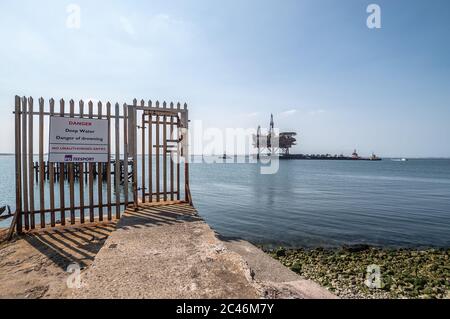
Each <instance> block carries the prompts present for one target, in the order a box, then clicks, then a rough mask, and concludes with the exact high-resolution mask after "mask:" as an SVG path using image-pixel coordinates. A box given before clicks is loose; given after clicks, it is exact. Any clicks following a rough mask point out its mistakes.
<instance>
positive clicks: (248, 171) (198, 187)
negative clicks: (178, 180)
mask: <svg viewBox="0 0 450 319" xmlns="http://www.w3.org/2000/svg"><path fill="white" fill-rule="evenodd" d="M191 191H192V195H193V198H194V203H195V205H196V207H197V208H198V210H199V212H200V214H201V215H202V216H203V217H204V218H205V219H206V221H207V222H208V223H209V224H210V225H211V227H212V228H214V229H215V230H216V231H217V232H219V233H220V234H221V235H223V236H227V237H240V238H243V239H246V240H249V241H251V242H253V243H257V244H264V245H272V246H276V245H287V246H292V247H297V246H340V245H343V244H356V243H367V244H372V245H383V246H395V247H398V246H402V247H426V246H439V247H449V246H450V160H431V159H430V160H428V159H427V160H422V159H421V160H410V161H408V162H395V161H391V160H389V159H387V160H384V161H382V162H363V161H359V162H355V161H281V162H280V170H279V172H278V174H276V175H261V174H260V167H259V165H258V164H212V165H211V164H192V165H191ZM14 201H15V200H14V158H13V157H0V205H4V204H10V205H11V206H12V207H13V206H14ZM4 225H5V224H4V223H3V226H4Z"/></svg>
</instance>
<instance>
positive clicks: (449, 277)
mask: <svg viewBox="0 0 450 319" xmlns="http://www.w3.org/2000/svg"><path fill="white" fill-rule="evenodd" d="M265 251H266V253H268V254H269V255H271V256H272V257H273V258H275V259H277V260H279V261H280V262H281V263H282V264H284V265H285V266H287V267H289V268H290V269H291V270H293V271H294V272H296V273H298V274H300V275H302V276H303V277H305V278H307V279H311V280H313V281H315V282H317V283H319V284H320V285H322V286H324V287H326V288H327V289H328V290H330V291H331V292H333V293H335V294H336V295H337V296H339V297H341V298H367V299H369V298H437V299H444V298H450V260H449V254H450V249H427V250H412V249H380V248H374V247H368V246H353V247H343V248H340V249H323V248H316V249H285V248H278V249H270V250H267V249H265ZM370 265H377V266H379V270H380V276H379V278H380V280H379V281H378V284H377V285H376V286H377V287H378V288H369V287H368V286H367V284H366V283H367V282H366V280H367V278H368V266H370ZM369 278H372V279H373V278H374V277H373V275H372V276H370V275H369ZM371 282H373V281H371ZM372 286H374V285H372Z"/></svg>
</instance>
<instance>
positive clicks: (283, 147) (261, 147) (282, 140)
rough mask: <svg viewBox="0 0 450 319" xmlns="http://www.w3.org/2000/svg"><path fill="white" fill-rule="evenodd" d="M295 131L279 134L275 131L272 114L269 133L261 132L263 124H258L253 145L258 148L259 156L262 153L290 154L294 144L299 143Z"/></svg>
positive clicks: (258, 156)
mask: <svg viewBox="0 0 450 319" xmlns="http://www.w3.org/2000/svg"><path fill="white" fill-rule="evenodd" d="M296 136H297V133H295V132H283V133H280V134H278V135H276V133H275V124H274V121H273V114H271V115H270V129H269V132H268V133H267V135H264V134H262V133H261V125H260V126H258V131H257V134H256V135H253V146H254V147H256V148H257V149H258V154H257V158H258V159H259V158H260V157H261V154H262V153H265V154H267V155H269V156H270V155H273V154H280V153H281V155H282V156H283V157H284V156H289V155H290V151H289V150H290V149H291V148H292V146H295V145H297V139H296V138H295V137H296Z"/></svg>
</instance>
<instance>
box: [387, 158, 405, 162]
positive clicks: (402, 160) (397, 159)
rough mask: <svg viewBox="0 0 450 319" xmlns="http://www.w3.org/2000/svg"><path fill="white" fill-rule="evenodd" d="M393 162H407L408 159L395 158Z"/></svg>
mask: <svg viewBox="0 0 450 319" xmlns="http://www.w3.org/2000/svg"><path fill="white" fill-rule="evenodd" d="M391 161H393V162H407V161H408V159H407V158H393V159H391Z"/></svg>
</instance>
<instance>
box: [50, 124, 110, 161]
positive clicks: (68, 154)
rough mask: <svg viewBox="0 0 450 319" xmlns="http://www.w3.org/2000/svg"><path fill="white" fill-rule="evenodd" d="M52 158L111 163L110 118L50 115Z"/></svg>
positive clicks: (52, 159)
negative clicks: (109, 147)
mask: <svg viewBox="0 0 450 319" xmlns="http://www.w3.org/2000/svg"><path fill="white" fill-rule="evenodd" d="M49 141H50V145H49V161H50V162H52V163H64V162H65V163H96V162H99V163H107V162H108V160H109V154H108V121H107V120H98V119H80V118H68V117H58V116H51V117H50V138H49Z"/></svg>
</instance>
